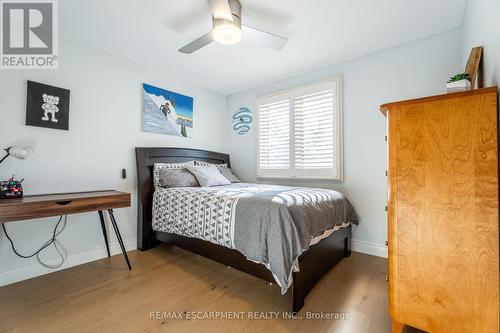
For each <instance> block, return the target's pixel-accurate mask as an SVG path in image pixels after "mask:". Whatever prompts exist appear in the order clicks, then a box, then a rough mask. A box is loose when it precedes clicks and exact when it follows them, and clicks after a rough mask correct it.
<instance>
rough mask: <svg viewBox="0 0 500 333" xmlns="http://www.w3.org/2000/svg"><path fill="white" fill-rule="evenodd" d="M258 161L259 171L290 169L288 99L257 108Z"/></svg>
mask: <svg viewBox="0 0 500 333" xmlns="http://www.w3.org/2000/svg"><path fill="white" fill-rule="evenodd" d="M259 119H260V121H259V147H260V150H259V161H260V168H261V169H269V170H272V169H284V170H287V169H289V168H290V102H289V100H288V99H284V100H278V101H275V102H269V103H266V104H261V105H260V107H259Z"/></svg>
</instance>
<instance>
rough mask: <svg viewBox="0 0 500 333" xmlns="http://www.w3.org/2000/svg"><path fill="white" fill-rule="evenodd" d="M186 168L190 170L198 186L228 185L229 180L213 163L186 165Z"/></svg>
mask: <svg viewBox="0 0 500 333" xmlns="http://www.w3.org/2000/svg"><path fill="white" fill-rule="evenodd" d="M186 169H188V170H189V172H191V173H192V174H193V175H194V176H195V177H196V179H197V180H198V182H199V183H200V186H203V187H209V186H217V185H230V184H231V182H230V181H229V180H227V179H226V177H224V176H223V175H222V174H221V173H220V171H219V170H218V169H217V168H216V167H215V166H214V165H207V166H192V165H187V166H186Z"/></svg>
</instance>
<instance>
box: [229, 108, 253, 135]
mask: <svg viewBox="0 0 500 333" xmlns="http://www.w3.org/2000/svg"><path fill="white" fill-rule="evenodd" d="M252 120H253V117H252V111H250V109H249V108H247V107H244V106H242V107H240V108H239V109H238V111H237V112H235V113H234V115H233V130H234V131H235V132H236V133H238V134H239V135H244V134H246V133H247V132H248V131H249V130H250V126H251V124H252Z"/></svg>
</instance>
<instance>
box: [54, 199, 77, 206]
mask: <svg viewBox="0 0 500 333" xmlns="http://www.w3.org/2000/svg"><path fill="white" fill-rule="evenodd" d="M72 202H73V201H71V200H66V201H56V204H58V205H59V206H66V205H69V204H70V203H72Z"/></svg>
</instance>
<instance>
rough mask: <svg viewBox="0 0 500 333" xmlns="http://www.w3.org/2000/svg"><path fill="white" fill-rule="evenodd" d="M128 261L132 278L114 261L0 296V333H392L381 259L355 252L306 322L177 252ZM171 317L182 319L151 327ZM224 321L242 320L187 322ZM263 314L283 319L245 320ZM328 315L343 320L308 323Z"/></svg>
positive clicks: (309, 303) (259, 290)
mask: <svg viewBox="0 0 500 333" xmlns="http://www.w3.org/2000/svg"><path fill="white" fill-rule="evenodd" d="M129 255H130V259H131V262H132V265H133V269H132V271H131V272H129V271H128V269H127V266H126V265H125V263H124V262H123V257H122V256H121V255H119V256H113V257H112V258H111V259H108V258H106V259H101V260H98V261H95V262H92V263H89V264H85V265H81V266H78V267H74V268H70V269H66V270H63V271H59V272H55V273H52V274H48V275H45V276H41V277H38V278H35V279H30V280H27V281H23V282H20V283H16V284H13V285H9V286H6V287H2V288H0V332H72V333H77V332H103V331H108V332H339V333H340V332H341V333H351V332H352V333H364V332H373V333H379V332H380V333H388V332H390V319H389V316H388V311H387V282H386V281H385V276H386V274H387V261H386V260H385V259H382V258H377V257H372V256H368V255H364V254H360V253H354V252H353V254H352V255H351V257H350V258H347V259H344V260H343V261H342V262H341V263H339V264H338V265H337V266H336V267H335V268H334V269H332V270H331V271H330V272H329V273H328V274H327V275H326V276H325V277H324V278H323V279H322V280H321V281H320V282H319V283H318V285H316V287H315V288H314V289H313V290H312V292H311V293H310V294H309V297H307V299H306V305H305V307H304V308H303V309H302V310H301V311H300V313H299V314H298V316H299V317H300V316H301V317H303V318H302V319H284V318H282V314H283V311H287V310H288V309H287V306H288V304H289V303H288V299H287V297H283V296H281V295H280V291H279V288H278V287H277V286H275V285H272V286H270V285H269V284H268V283H266V282H264V281H262V280H259V279H257V278H255V277H252V276H250V275H247V274H245V273H242V272H239V271H236V270H233V269H230V268H227V267H225V266H223V265H220V264H218V263H216V262H213V261H210V260H208V259H205V258H201V257H198V256H196V255H194V254H191V253H189V252H186V251H184V250H181V249H178V248H175V247H169V246H160V247H157V248H155V249H153V250H150V251H147V252H137V251H132V252H129ZM145 281H146V283H145ZM169 311H171V312H175V313H176V314H177V315H178V316H182V317H183V318H182V319H173V318H170V319H169V318H165V317H163V318H159V319H150V316H151V314H150V313H151V312H160V317H161V313H162V312H169ZM197 311H203V312H202V313H197ZM210 311H212V312H210ZM221 311H231V313H233V314H234V315H235V316H236V315H237V314H238V313H240V312H244V313H243V314H241V316H242V319H225V320H223V319H197V318H193V317H194V316H209V315H213V316H215V315H216V314H220V312H221ZM262 311H273V312H278V313H279V314H278V315H279V317H280V318H279V319H274V317H273V319H262V320H256V319H251V318H249V316H250V314H249V313H248V312H251V313H252V314H253V315H254V317H256V316H263V315H265V313H261V312H262ZM254 312H258V313H254ZM333 312H339V313H345V314H348V316H349V319H339V320H332V319H314V320H313V319H306V316H307V314H308V313H312V314H313V315H315V316H319V315H321V313H323V314H327V315H333V314H332V313H333ZM173 315H174V314H171V316H173ZM267 315H268V316H271V315H272V316H275V315H276V314H271V313H268V314H267ZM187 316H191V317H190V318H189V319H188V318H187Z"/></svg>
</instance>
